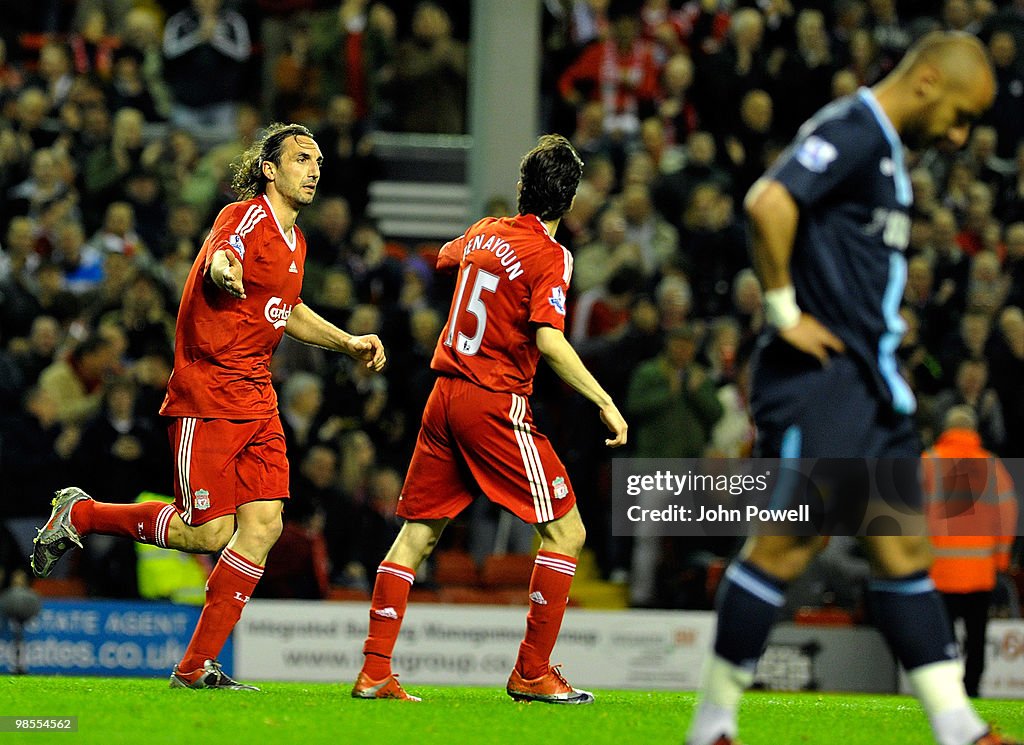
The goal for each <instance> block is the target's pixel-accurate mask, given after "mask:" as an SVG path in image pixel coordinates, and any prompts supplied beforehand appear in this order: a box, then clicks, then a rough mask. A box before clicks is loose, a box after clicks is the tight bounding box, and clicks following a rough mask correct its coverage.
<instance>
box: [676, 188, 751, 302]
mask: <svg viewBox="0 0 1024 745" xmlns="http://www.w3.org/2000/svg"><path fill="white" fill-rule="evenodd" d="M680 246H681V252H682V255H683V264H684V266H685V267H686V268H687V270H688V271H687V273H688V275H689V276H692V277H693V278H694V282H693V289H694V302H695V304H696V308H697V312H698V314H700V315H707V316H713V315H719V314H721V313H724V312H727V311H728V308H729V304H730V299H729V293H730V292H731V290H732V280H733V277H735V276H736V273H737V272H739V270H740V269H742V268H743V267H744V266H746V265H747V264H748V263H749V261H748V259H747V254H746V241H745V240H744V236H743V230H742V228H741V227H740V226H739V224H737V223H736V221H735V219H734V215H733V207H732V198H731V197H729V196H727V195H725V194H722V192H721V191H720V189H719V188H718V186H717V185H716V184H714V183H705V184H701V185H700V186H697V187H696V188H695V189H694V190H693V191H692V192H690V202H689V204H688V205H687V208H686V212H685V213H684V214H683V229H682V232H681V233H680Z"/></svg>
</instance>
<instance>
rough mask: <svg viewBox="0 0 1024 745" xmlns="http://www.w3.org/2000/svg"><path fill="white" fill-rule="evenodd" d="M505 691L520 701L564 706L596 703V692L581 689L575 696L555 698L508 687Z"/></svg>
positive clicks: (514, 699) (513, 698)
mask: <svg viewBox="0 0 1024 745" xmlns="http://www.w3.org/2000/svg"><path fill="white" fill-rule="evenodd" d="M505 693H507V694H508V695H509V696H510V697H511V698H512V700H513V701H518V702H520V703H530V702H531V701H537V702H538V703H542V704H562V705H564V706H586V705H587V704H592V703H594V694H592V693H589V692H586V691H580V692H579V694H578V695H577V696H575V697H574V698H553V697H550V696H544V695H543V694H538V693H520V692H518V691H512V690H510V689H508V688H506V689H505Z"/></svg>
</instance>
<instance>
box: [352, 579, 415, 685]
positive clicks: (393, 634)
mask: <svg viewBox="0 0 1024 745" xmlns="http://www.w3.org/2000/svg"><path fill="white" fill-rule="evenodd" d="M415 578H416V573H415V572H414V571H413V570H412V569H410V568H409V567H404V566H402V565H401V564H392V563H391V562H389V561H382V562H381V564H380V566H379V567H378V568H377V580H376V582H374V583H373V599H372V600H371V601H370V633H369V634H368V635H367V637H366V643H365V644H363V655H364V657H363V672H364V673H366V675H367V676H369V678H370V679H371V680H381V679H383V678H386V677H387V676H389V675H391V652H392V651H393V650H394V648H395V642H396V641H397V640H398V631H399V630H400V629H401V628H402V618H403V617H404V616H405V606H406V604H407V603H408V602H409V590H410V589H411V588H412V583H413V580H414V579H415Z"/></svg>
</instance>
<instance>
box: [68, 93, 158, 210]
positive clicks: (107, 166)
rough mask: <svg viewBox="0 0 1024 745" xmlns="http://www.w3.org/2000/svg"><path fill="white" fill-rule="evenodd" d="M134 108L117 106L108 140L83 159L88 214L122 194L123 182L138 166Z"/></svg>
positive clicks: (139, 154) (140, 141)
mask: <svg viewBox="0 0 1024 745" xmlns="http://www.w3.org/2000/svg"><path fill="white" fill-rule="evenodd" d="M144 123H145V120H144V119H143V117H142V114H141V113H140V112H139V111H138V110H137V109H121V110H119V111H118V112H117V114H115V115H114V125H113V130H112V132H111V135H110V142H109V143H107V144H106V145H105V146H101V147H99V148H97V149H96V150H95V151H94V152H93V153H92V154H91V155H90V156H89V159H88V160H87V161H86V162H85V165H84V167H83V169H82V175H83V178H84V183H85V192H86V197H87V199H88V211H89V213H90V216H92V215H95V214H98V213H100V212H102V210H103V208H104V206H105V205H106V204H109V202H111V201H113V200H115V199H118V198H120V197H121V196H122V195H123V194H124V190H123V181H124V179H125V178H126V177H127V176H128V174H129V173H131V172H132V171H134V170H137V169H140V168H141V167H142V148H143V139H142V127H143V124H144Z"/></svg>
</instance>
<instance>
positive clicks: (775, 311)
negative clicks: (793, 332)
mask: <svg viewBox="0 0 1024 745" xmlns="http://www.w3.org/2000/svg"><path fill="white" fill-rule="evenodd" d="M764 311H765V319H766V320H767V321H768V323H770V324H771V325H773V326H774V327H775V328H777V329H778V330H779V331H787V330H789V329H791V328H793V327H794V326H796V324H797V323H798V322H799V321H800V306H799V305H797V304H796V290H795V289H793V285H786V286H785V287H776V288H775V289H774V290H765V293H764Z"/></svg>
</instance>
